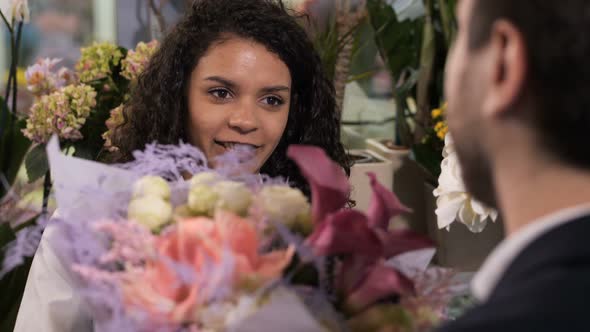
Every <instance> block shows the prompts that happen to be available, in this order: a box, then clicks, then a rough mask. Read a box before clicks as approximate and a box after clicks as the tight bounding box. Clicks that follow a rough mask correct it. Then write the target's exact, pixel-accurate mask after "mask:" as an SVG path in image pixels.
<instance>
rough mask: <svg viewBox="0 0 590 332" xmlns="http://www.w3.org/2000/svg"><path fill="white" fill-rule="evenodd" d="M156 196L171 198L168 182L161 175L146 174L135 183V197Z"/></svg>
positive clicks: (165, 198)
mask: <svg viewBox="0 0 590 332" xmlns="http://www.w3.org/2000/svg"><path fill="white" fill-rule="evenodd" d="M144 196H155V197H159V198H161V199H164V200H168V199H169V198H170V186H169V185H168V182H166V180H164V179H163V178H161V177H159V176H152V175H148V176H144V177H142V178H141V179H139V180H137V181H136V182H135V184H134V185H133V198H139V197H144Z"/></svg>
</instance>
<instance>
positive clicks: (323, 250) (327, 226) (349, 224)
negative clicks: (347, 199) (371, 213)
mask: <svg viewBox="0 0 590 332" xmlns="http://www.w3.org/2000/svg"><path fill="white" fill-rule="evenodd" d="M307 243H308V244H309V245H310V246H311V248H312V249H313V251H314V253H315V254H316V255H318V256H327V255H341V254H353V255H364V256H367V257H378V256H380V255H381V253H382V247H381V242H380V241H379V238H378V237H377V236H376V234H375V232H374V231H373V230H372V229H370V228H369V227H368V225H367V217H366V216H365V215H364V214H362V213H360V212H358V211H354V210H343V211H339V212H336V213H334V214H332V215H330V216H328V218H327V219H326V220H325V221H324V222H323V223H322V224H321V225H320V226H319V227H316V229H315V231H314V232H313V234H311V235H310V237H309V238H308V239H307Z"/></svg>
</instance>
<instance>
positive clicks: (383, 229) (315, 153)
mask: <svg viewBox="0 0 590 332" xmlns="http://www.w3.org/2000/svg"><path fill="white" fill-rule="evenodd" d="M288 155H289V157H290V158H291V159H293V160H294V161H295V162H296V163H297V165H299V167H300V169H301V172H302V174H303V175H304V176H305V177H306V178H307V180H308V181H309V184H310V186H311V192H312V217H313V220H314V225H315V229H314V231H313V233H312V234H311V235H310V236H309V237H308V238H307V240H306V244H307V245H308V246H309V247H311V249H312V250H313V252H314V253H315V254H316V255H318V256H333V255H337V256H339V257H341V258H342V261H341V263H342V264H341V268H340V269H339V270H338V272H337V280H336V287H337V289H338V291H339V292H340V293H341V294H342V295H344V296H345V298H346V303H345V304H346V306H347V307H348V308H349V309H351V310H353V311H355V312H356V311H360V310H363V309H364V308H366V307H368V306H369V305H371V304H373V303H375V302H376V301H379V300H380V299H383V298H387V297H389V296H392V295H402V296H404V295H408V294H412V293H413V290H414V286H413V283H412V281H411V280H409V279H408V278H407V277H405V276H404V275H403V274H401V273H400V272H399V271H397V270H395V269H394V268H392V267H389V266H386V265H385V264H384V262H385V261H386V260H387V259H388V258H391V257H393V256H396V255H399V254H402V253H404V252H408V251H413V250H418V249H423V248H429V247H432V246H433V243H432V241H430V240H429V239H427V238H425V237H423V236H421V235H419V234H417V233H414V232H412V231H410V230H402V231H390V230H389V229H388V228H389V222H390V220H391V218H393V217H395V216H396V215H398V214H400V213H403V212H407V211H409V209H408V208H407V207H405V206H404V205H403V204H402V203H401V202H400V201H399V199H398V198H397V197H396V196H395V194H394V193H393V192H391V191H390V190H388V189H387V188H385V187H384V186H383V185H381V184H380V183H379V182H378V181H377V178H376V176H375V174H373V173H368V176H369V180H370V182H371V187H372V189H373V194H372V199H371V203H370V205H369V209H368V212H367V214H366V215H365V214H364V213H362V212H359V211H355V210H343V208H344V206H345V203H346V200H347V199H348V195H349V190H350V187H349V185H348V180H347V178H346V176H345V175H344V172H343V171H342V169H341V168H340V167H339V166H338V165H337V164H336V163H334V162H333V161H331V160H330V159H328V157H327V155H326V154H325V153H324V151H322V150H321V149H320V148H318V147H313V146H292V147H290V148H289V151H288Z"/></svg>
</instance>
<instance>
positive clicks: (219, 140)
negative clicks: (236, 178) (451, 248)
mask: <svg viewBox="0 0 590 332" xmlns="http://www.w3.org/2000/svg"><path fill="white" fill-rule="evenodd" d="M125 113H126V115H127V120H128V122H127V125H126V126H125V128H124V129H123V130H122V131H121V132H120V135H118V136H119V140H118V142H116V145H118V147H119V148H120V151H121V153H122V155H121V158H120V159H121V161H126V160H129V159H130V158H131V152H132V151H134V150H137V149H142V148H143V147H144V146H145V144H147V143H150V142H153V141H157V142H160V143H172V144H175V143H178V141H179V139H182V140H184V141H188V142H190V143H192V144H194V145H196V146H197V147H199V148H200V149H201V150H203V151H204V152H205V154H206V156H207V157H208V159H209V160H213V159H214V157H215V156H216V155H218V154H220V153H222V152H224V151H225V150H226V149H228V148H230V147H231V146H232V145H234V144H245V145H248V146H250V147H253V148H254V149H255V151H256V166H255V169H253V171H260V172H261V173H265V174H268V175H271V176H282V177H285V178H288V179H289V180H290V181H291V182H292V184H293V185H294V186H297V187H298V188H300V189H302V190H303V191H304V192H305V193H307V194H309V191H308V190H307V186H306V182H305V181H304V179H303V178H302V176H301V174H300V173H299V171H298V169H297V167H295V165H294V163H293V162H291V161H290V160H289V159H288V158H287V157H286V150H287V147H288V146H289V145H291V144H311V145H317V146H320V147H322V148H324V150H325V151H326V152H327V153H328V155H329V156H330V157H331V158H332V159H334V160H335V161H337V162H338V163H339V164H340V165H341V166H342V167H343V168H344V169H345V170H346V171H347V172H348V171H349V165H348V162H347V157H346V154H345V152H344V149H343V147H342V145H341V143H340V125H339V120H338V118H337V113H336V112H335V101H334V97H333V87H332V84H331V82H330V81H329V80H328V79H327V78H326V76H325V75H324V73H323V70H322V64H321V62H320V59H319V56H318V55H317V53H316V52H314V51H313V45H312V43H311V42H310V40H309V39H308V37H307V35H306V34H305V31H304V30H303V29H302V28H301V27H300V26H299V25H298V24H297V22H296V21H295V20H294V19H293V17H291V16H290V15H289V14H288V13H287V11H286V10H285V9H284V7H283V6H282V4H281V3H278V4H277V3H276V1H270V0H269V1H264V0H247V1H234V0H209V1H207V0H205V1H197V2H196V3H195V4H194V5H193V8H192V11H191V12H190V13H189V14H188V15H187V16H186V17H185V18H184V19H183V20H182V21H181V22H180V23H179V24H178V25H177V26H176V27H175V29H174V30H173V31H172V32H171V33H170V34H169V35H168V36H167V37H166V39H165V40H164V41H163V43H162V46H161V48H160V50H159V51H158V52H157V53H156V54H155V55H154V57H153V58H152V60H151V63H150V65H149V66H148V68H147V69H146V71H145V72H144V73H143V75H142V76H141V77H140V78H139V84H138V87H137V88H136V89H135V92H134V94H133V96H132V98H131V101H130V103H129V104H128V105H127V108H126V110H125Z"/></svg>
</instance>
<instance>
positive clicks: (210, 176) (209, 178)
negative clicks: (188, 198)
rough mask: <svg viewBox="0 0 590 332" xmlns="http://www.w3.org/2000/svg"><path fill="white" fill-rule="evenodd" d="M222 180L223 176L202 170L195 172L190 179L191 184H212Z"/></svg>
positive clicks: (192, 185)
mask: <svg viewBox="0 0 590 332" xmlns="http://www.w3.org/2000/svg"><path fill="white" fill-rule="evenodd" d="M220 180H221V177H220V176H219V175H218V174H217V173H215V172H202V173H198V174H195V175H194V176H193V177H192V178H191V180H190V186H191V187H195V186H199V185H212V184H214V183H215V182H218V181H220Z"/></svg>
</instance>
